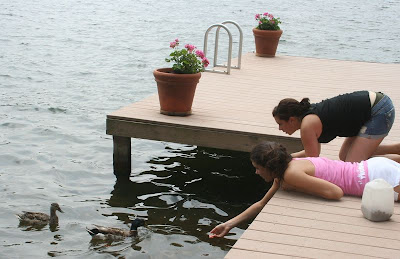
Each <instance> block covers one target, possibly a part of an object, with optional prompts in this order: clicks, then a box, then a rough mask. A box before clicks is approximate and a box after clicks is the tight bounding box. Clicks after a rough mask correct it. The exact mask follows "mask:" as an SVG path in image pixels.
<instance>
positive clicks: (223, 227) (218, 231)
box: [209, 179, 280, 238]
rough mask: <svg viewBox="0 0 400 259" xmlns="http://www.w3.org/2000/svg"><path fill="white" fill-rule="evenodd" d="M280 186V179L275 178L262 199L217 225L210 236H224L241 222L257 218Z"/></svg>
mask: <svg viewBox="0 0 400 259" xmlns="http://www.w3.org/2000/svg"><path fill="white" fill-rule="evenodd" d="M279 186H280V183H279V180H278V179H274V183H273V184H272V186H271V188H270V189H269V190H268V192H267V193H266V194H265V196H264V197H263V198H262V199H261V200H260V201H258V202H256V203H254V204H253V205H251V206H250V207H248V208H247V209H246V210H245V211H243V212H242V213H240V214H239V215H237V216H236V217H234V218H232V219H230V220H228V221H226V222H225V223H222V224H219V225H218V226H216V227H215V228H214V229H213V230H211V234H210V235H209V237H210V238H214V237H223V236H225V235H226V234H227V233H228V232H229V231H230V230H231V229H232V228H234V227H236V226H237V225H239V224H240V223H242V222H244V221H246V220H250V219H252V218H255V217H256V216H257V215H258V214H259V213H260V212H261V210H262V209H263V208H264V206H265V205H266V204H267V203H268V201H269V200H270V199H271V198H272V197H273V196H274V194H275V193H276V191H278V189H279Z"/></svg>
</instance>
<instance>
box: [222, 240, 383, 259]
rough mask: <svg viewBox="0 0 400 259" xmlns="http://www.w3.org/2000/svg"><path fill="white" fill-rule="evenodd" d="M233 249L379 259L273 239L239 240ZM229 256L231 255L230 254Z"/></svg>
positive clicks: (322, 256) (316, 256) (326, 256)
mask: <svg viewBox="0 0 400 259" xmlns="http://www.w3.org/2000/svg"><path fill="white" fill-rule="evenodd" d="M232 249H240V250H248V251H256V252H262V253H273V254H280V255H288V256H292V257H303V258H378V257H374V256H365V255H360V254H357V253H354V252H353V253H343V252H338V251H336V250H334V249H332V250H323V249H317V248H309V247H306V246H304V244H297V245H292V244H290V245H288V244H280V243H275V242H274V240H273V239H272V240H271V241H269V242H262V241H257V240H247V239H239V240H238V241H237V242H236V243H235V245H234V246H233V248H232ZM228 256H229V253H228Z"/></svg>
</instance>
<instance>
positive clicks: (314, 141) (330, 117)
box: [272, 91, 400, 162]
mask: <svg viewBox="0 0 400 259" xmlns="http://www.w3.org/2000/svg"><path fill="white" fill-rule="evenodd" d="M272 115H273V116H274V119H275V121H276V123H277V124H278V125H279V130H282V131H283V132H285V133H287V134H289V135H292V134H293V133H294V132H296V131H297V130H300V136H301V141H302V143H303V146H304V150H303V151H300V152H297V153H293V154H292V156H293V157H317V156H319V155H320V151H321V144H320V143H328V142H330V141H331V140H333V139H334V138H336V137H337V136H340V137H346V139H345V141H344V142H343V145H342V147H341V149H340V152H339V158H340V160H343V161H348V162H360V161H362V160H366V159H368V158H370V157H371V156H373V155H385V154H400V144H396V145H380V144H381V142H382V140H383V139H384V138H385V137H386V136H387V135H388V133H389V131H390V129H391V127H392V125H393V122H394V118H395V110H394V106H393V103H392V101H391V100H390V98H389V97H388V96H387V95H385V94H383V93H381V92H372V91H358V92H353V93H347V94H342V95H339V96H336V97H333V98H329V99H326V100H324V101H322V102H319V103H315V104H310V102H309V99H308V98H303V100H301V101H300V102H298V101H297V100H295V99H292V98H286V99H283V100H281V101H280V102H279V104H278V105H277V106H276V107H275V108H274V110H273V111H272Z"/></svg>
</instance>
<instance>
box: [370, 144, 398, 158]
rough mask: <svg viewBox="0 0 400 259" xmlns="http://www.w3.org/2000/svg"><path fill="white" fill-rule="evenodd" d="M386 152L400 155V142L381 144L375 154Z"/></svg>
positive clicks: (384, 153)
mask: <svg viewBox="0 0 400 259" xmlns="http://www.w3.org/2000/svg"><path fill="white" fill-rule="evenodd" d="M386 154H399V155H400V143H397V144H385V145H379V146H378V148H377V149H376V150H375V152H374V156H379V155H386Z"/></svg>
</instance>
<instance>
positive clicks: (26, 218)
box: [16, 203, 64, 225]
mask: <svg viewBox="0 0 400 259" xmlns="http://www.w3.org/2000/svg"><path fill="white" fill-rule="evenodd" d="M57 210H58V211H59V212H61V213H64V212H63V211H62V210H61V208H60V205H58V203H52V204H51V205H50V216H49V215H47V214H46V213H42V212H30V211H23V213H22V214H17V215H16V216H17V218H18V219H19V220H20V222H21V223H23V224H29V225H46V224H48V223H49V224H50V225H58V217H57V214H56V211H57Z"/></svg>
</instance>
